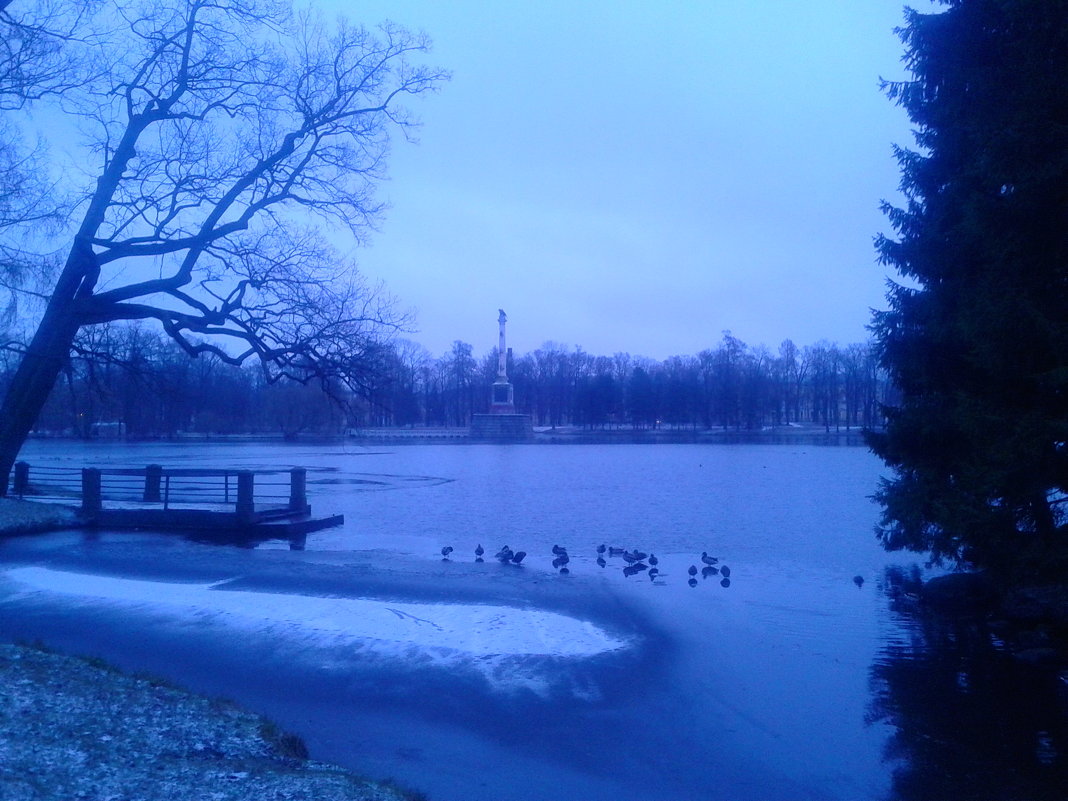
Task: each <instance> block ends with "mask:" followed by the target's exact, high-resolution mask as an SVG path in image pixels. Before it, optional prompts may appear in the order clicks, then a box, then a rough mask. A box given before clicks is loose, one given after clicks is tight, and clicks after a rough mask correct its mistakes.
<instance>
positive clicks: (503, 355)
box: [497, 309, 508, 382]
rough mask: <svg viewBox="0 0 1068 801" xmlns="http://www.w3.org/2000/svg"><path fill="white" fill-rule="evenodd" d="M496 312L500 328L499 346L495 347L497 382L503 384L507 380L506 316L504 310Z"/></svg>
mask: <svg viewBox="0 0 1068 801" xmlns="http://www.w3.org/2000/svg"><path fill="white" fill-rule="evenodd" d="M497 311H499V312H500V315H498V317H497V323H498V324H499V325H500V328H501V336H500V344H499V345H498V346H497V381H498V382H505V381H507V380H508V351H507V349H506V348H505V347H504V324H505V323H506V322H508V315H507V314H505V313H504V309H497Z"/></svg>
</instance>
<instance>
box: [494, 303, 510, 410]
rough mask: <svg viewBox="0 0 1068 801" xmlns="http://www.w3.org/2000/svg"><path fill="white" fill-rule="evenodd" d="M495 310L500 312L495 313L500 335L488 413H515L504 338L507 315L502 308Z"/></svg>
mask: <svg viewBox="0 0 1068 801" xmlns="http://www.w3.org/2000/svg"><path fill="white" fill-rule="evenodd" d="M497 311H499V312H500V314H499V315H497V325H498V326H499V330H500V336H499V339H498V342H499V344H498V345H497V380H496V381H494V382H493V387H492V389H491V390H490V392H491V395H490V414H515V402H514V400H513V395H512V391H513V390H512V385H511V384H510V383H509V382H508V350H507V348H506V347H505V340H504V324H505V323H506V322H508V315H506V314H505V313H504V309H498V310H497Z"/></svg>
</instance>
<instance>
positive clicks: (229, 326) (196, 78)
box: [0, 0, 446, 487]
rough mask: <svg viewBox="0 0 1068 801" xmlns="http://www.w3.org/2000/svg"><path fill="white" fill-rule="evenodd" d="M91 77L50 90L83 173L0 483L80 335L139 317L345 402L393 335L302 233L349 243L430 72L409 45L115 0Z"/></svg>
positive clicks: (354, 30)
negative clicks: (317, 384) (392, 137)
mask: <svg viewBox="0 0 1068 801" xmlns="http://www.w3.org/2000/svg"><path fill="white" fill-rule="evenodd" d="M97 20H98V21H99V24H98V31H99V35H98V36H97V38H96V39H94V40H93V41H94V44H95V46H96V47H97V53H98V58H99V59H100V60H101V62H102V63H106V64H107V69H106V70H102V71H101V74H100V75H98V76H92V75H90V76H86V80H85V82H84V84H82V85H80V86H78V87H76V88H74V89H71V90H69V91H67V92H65V93H64V94H63V95H62V107H63V108H64V110H66V111H68V112H70V113H71V114H73V115H75V116H76V117H77V118H78V119H79V120H80V123H81V126H82V128H83V129H87V130H89V131H90V132H91V133H92V134H93V137H94V139H93V142H92V152H93V154H94V155H95V157H96V158H98V159H99V167H98V171H97V173H96V178H95V181H93V182H92V184H91V186H87V187H86V188H85V190H84V202H83V203H82V205H81V206H80V211H79V213H80V221H79V223H78V225H77V229H76V230H75V232H74V233H73V237H72V241H71V243H70V245H69V248H68V249H67V255H66V257H65V260H64V263H63V268H62V271H61V272H60V274H59V278H58V280H57V281H56V283H55V287H54V289H53V291H52V292H51V295H50V298H49V300H48V304H47V307H46V309H45V312H44V315H43V317H42V319H41V322H40V324H39V326H38V328H37V331H36V334H35V335H34V337H33V339H32V341H31V343H30V345H29V347H28V349H27V351H26V353H25V356H24V358H23V360H22V362H21V364H20V366H19V369H18V371H17V372H16V375H15V377H14V379H13V382H12V385H11V388H10V390H9V391H8V393H7V395H6V397H5V398H4V403H3V408H2V409H0V487H3V486H6V482H5V481H4V477H5V476H6V475H7V473H8V472H9V470H10V467H11V465H12V463H13V461H14V459H15V457H16V455H17V453H18V450H19V448H20V447H21V444H22V442H23V441H24V439H25V437H26V435H27V434H28V432H29V430H30V428H31V427H32V425H33V422H34V419H35V418H36V416H37V413H38V411H39V410H40V408H41V406H42V404H43V403H44V402H45V399H46V398H47V396H48V393H49V391H50V390H51V388H52V385H53V384H54V383H55V380H56V377H57V375H58V374H59V371H60V370H61V369H62V366H63V364H64V363H65V361H66V359H67V358H68V355H69V353H70V349H71V345H72V342H73V341H74V337H75V335H76V334H77V332H78V331H79V329H81V328H82V327H83V326H86V325H94V324H100V323H106V322H109V321H115V320H154V321H156V322H157V323H158V324H159V325H160V326H162V328H163V330H165V331H166V332H167V334H169V335H170V336H171V337H172V338H173V339H174V340H175V341H176V342H178V343H179V344H180V345H181V347H182V348H184V349H185V350H186V352H187V353H189V354H190V355H194V356H195V355H197V354H200V353H212V354H214V355H215V356H217V357H218V358H220V359H222V360H223V361H226V362H229V363H233V364H238V363H242V362H244V361H246V360H248V359H250V358H253V357H257V358H258V359H259V360H260V361H261V363H262V364H263V365H264V366H265V369H266V370H267V374H268V377H269V379H270V380H275V379H278V378H280V377H289V378H295V379H298V380H300V381H309V380H320V381H323V382H327V383H332V382H333V383H336V382H340V383H342V384H347V385H349V386H351V387H352V388H354V389H358V388H359V385H360V381H361V375H362V372H363V362H362V361H361V357H362V355H363V353H364V351H365V349H374V348H376V347H377V342H376V340H377V339H378V338H379V337H380V336H381V335H382V334H383V333H388V332H389V331H390V330H395V329H396V328H397V327H398V326H400V325H402V324H403V322H404V320H403V319H400V318H399V317H398V315H397V314H396V313H395V311H394V306H393V304H392V303H391V301H390V299H389V298H387V297H385V296H384V295H383V294H382V293H381V292H380V291H376V289H375V288H374V287H369V286H368V285H366V284H365V283H363V282H362V281H361V280H359V278H358V277H357V276H356V275H355V273H354V270H353V268H352V267H351V266H349V265H346V264H342V263H339V261H338V258H337V257H336V256H335V255H334V253H333V252H332V250H331V248H330V247H328V246H327V244H326V239H325V237H324V235H323V233H322V232H321V231H320V230H319V228H317V227H313V223H322V222H327V223H340V224H342V225H343V226H345V227H347V228H348V229H349V231H351V233H352V234H353V235H354V237H356V239H357V240H359V239H361V238H362V237H363V235H364V234H365V233H366V232H367V230H368V228H369V227H371V226H373V224H374V222H375V220H376V219H377V217H378V215H379V213H380V212H381V205H380V204H379V203H378V202H376V201H375V199H374V187H375V185H376V183H377V181H378V180H379V179H380V178H381V177H382V175H383V167H384V160H385V157H386V154H387V150H388V143H389V134H390V131H391V129H392V130H400V131H401V132H404V133H407V132H408V131H409V130H410V129H411V127H412V126H413V120H412V119H411V118H410V117H409V116H408V114H407V113H406V112H405V110H404V109H403V107H401V106H400V105H398V103H399V101H400V99H401V98H402V97H403V96H406V95H407V96H411V95H418V94H421V93H425V92H428V91H431V90H433V89H434V88H436V87H437V86H438V85H439V84H440V83H441V81H442V80H443V79H444V78H445V77H446V76H445V75H444V73H443V72H441V71H439V70H435V69H430V68H427V67H423V66H419V65H414V64H412V63H411V61H410V58H411V57H412V56H413V55H414V54H419V53H422V52H425V51H426V50H427V48H428V42H427V40H426V39H425V37H423V36H419V35H413V34H411V33H409V32H408V31H406V30H404V29H402V28H399V27H396V26H394V25H390V24H384V25H382V26H380V27H379V28H378V29H377V30H375V31H370V30H367V29H365V28H362V27H353V26H350V25H348V24H346V23H338V24H337V25H335V26H329V27H328V26H326V25H325V24H323V23H322V22H321V21H320V20H319V19H318V18H316V17H314V16H313V15H311V14H298V15H293V14H291V13H289V12H288V10H287V9H286V7H284V6H283V5H282V4H280V3H277V2H271V0H262V1H261V0H164V2H127V3H122V2H117V3H116V4H115V6H114V9H113V10H110V11H109V13H106V14H105V13H104V12H101V13H100V14H98V15H97Z"/></svg>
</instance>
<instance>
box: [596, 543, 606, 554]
mask: <svg viewBox="0 0 1068 801" xmlns="http://www.w3.org/2000/svg"><path fill="white" fill-rule="evenodd" d="M607 550H608V546H607V545H605V544H604V543H603V542H602V543H601V544H600V545H598V546H597V553H599V554H601V555H602V556H603V555H604V552H605V551H607Z"/></svg>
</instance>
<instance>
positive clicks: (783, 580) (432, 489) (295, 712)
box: [0, 442, 1065, 801]
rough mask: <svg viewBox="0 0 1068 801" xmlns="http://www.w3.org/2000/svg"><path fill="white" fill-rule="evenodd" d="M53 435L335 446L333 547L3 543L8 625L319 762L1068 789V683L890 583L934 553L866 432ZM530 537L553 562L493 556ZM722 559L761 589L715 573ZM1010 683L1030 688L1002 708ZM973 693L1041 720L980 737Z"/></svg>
mask: <svg viewBox="0 0 1068 801" xmlns="http://www.w3.org/2000/svg"><path fill="white" fill-rule="evenodd" d="M23 458H25V459H26V460H27V461H29V462H30V463H31V464H46V463H47V464H53V465H55V464H61V465H69V466H76V467H81V466H90V465H96V466H106V465H120V464H121V465H123V466H142V465H145V464H149V463H160V464H163V465H166V466H168V467H187V466H198V467H208V466H218V467H248V468H257V467H289V466H305V467H308V468H309V475H308V491H309V496H310V501H311V503H312V505H313V509H314V511H316V512H317V513H334V512H342V513H344V514H345V516H346V524H345V526H344V527H343V528H337V529H332V530H327V531H323V532H319V533H316V534H312V535H309V537H308V539H307V542H306V545H305V550H303V551H294V550H289V549H288V547H286V545H285V544H284V543H268V544H265V545H264V546H262V547H260V548H257V549H255V550H247V549H239V548H233V547H220V546H212V545H205V544H202V543H197V542H192V541H189V540H186V539H183V538H181V537H178V536H176V535H160V534H153V533H145V532H142V533H116V532H102V533H100V534H99V535H94V536H88V535H83V534H81V533H71V532H64V533H56V534H51V535H47V536H38V537H25V538H18V539H14V540H8V541H6V542H0V620H2V622H0V636H4V637H7V638H12V637H21V638H25V639H42V640H44V641H46V642H48V643H50V644H55V645H57V646H60V647H63V648H65V649H68V650H72V651H75V652H79V653H87V652H88V653H94V654H99V655H102V656H105V657H106V658H108V659H110V660H112V661H115V662H118V663H119V664H122V665H123V666H126V667H129V668H135V669H145V670H150V671H152V672H155V673H160V674H163V675H166V676H168V677H171V678H174V679H176V680H178V681H179V682H180V683H183V684H185V685H186V686H189V687H191V688H192V689H196V690H200V691H203V692H207V693H210V694H217V695H225V696H228V697H232V698H235V699H236V700H239V701H241V702H243V703H245V704H246V705H249V706H251V707H253V708H255V709H257V710H259V711H263V712H265V713H267V714H269V715H270V716H272V717H274V718H275V719H276V720H278V721H279V722H280V723H281V724H282V725H283V726H284V727H286V728H289V729H292V730H294V731H297V732H298V733H300V734H301V735H302V736H303V737H304V738H305V740H306V741H307V742H308V744H309V747H310V748H311V751H312V753H313V755H314V756H317V757H320V758H324V759H329V760H334V761H339V762H342V763H344V764H347V765H350V766H352V767H354V768H356V769H357V770H360V771H363V772H365V773H369V774H372V775H375V776H379V777H386V776H391V777H393V778H395V779H397V780H399V781H400V782H402V783H404V784H408V785H411V786H414V787H416V788H418V789H420V790H423V791H424V792H426V793H427V794H428V796H429V797H430V798H431V799H434V801H460V799H464V801H472V800H477V799H486V800H487V801H488V800H489V799H494V800H500V801H509V800H511V799H514V800H515V801H520V800H523V801H539V800H540V799H546V800H548V799H558V798H565V797H569V798H583V799H620V800H621V801H626V800H627V799H664V800H665V801H666V800H667V799H673V800H674V799H678V800H680V801H681V800H682V799H686V800H687V801H689V800H690V799H719V798H723V799H728V798H729V799H734V800H735V801H737V800H738V799H767V798H775V799H795V798H796V799H801V798H805V799H881V798H901V799H904V798H913V797H917V798H919V797H925V796H927V797H940V795H941V796H944V793H945V792H948V791H950V789H951V788H957V789H958V790H960V789H963V788H964V787H966V786H967V783H968V782H972V783H974V784H975V785H976V787H982V788H986V789H989V790H990V791H991V792H990V795H989V797H998V796H1000V795H1003V793H1000V792H999V791H998V789H997V787H996V784H997V781H998V776H999V775H1000V774H1002V773H1004V774H1005V775H1006V776H1008V775H1010V774H1011V775H1012V776H1013V779H1012V781H1013V782H1015V784H1011V785H1010V784H1005V786H1004V789H1006V790H1012V791H1013V792H1012V793H1010V794H1015V797H1039V792H1040V791H1041V792H1042V794H1043V797H1050V798H1053V797H1058V796H1057V795H1056V793H1058V792H1060V791H1059V790H1058V789H1057V788H1058V787H1062V786H1063V785H1061V784H1060V781H1061V779H1063V777H1064V766H1063V762H1064V760H1063V759H1062V758H1061V757H1060V753H1061V750H1063V745H1064V736H1065V732H1064V724H1063V722H1061V721H1063V718H1064V715H1063V709H1061V708H1059V707H1058V704H1059V703H1062V702H1063V700H1064V699H1063V696H1062V695H1058V692H1059V690H1058V688H1057V687H1056V686H1055V684H1049V683H1048V682H1047V683H1045V684H1044V683H1043V682H1046V680H1047V678H1048V677H1045V676H1040V675H1038V674H1034V675H1032V674H1028V673H1027V672H1026V670H1025V669H1024V668H1021V667H1019V666H1015V665H1013V664H1012V663H1011V661H1009V660H1006V659H1004V658H1002V656H1001V655H1000V654H999V653H998V652H997V651H996V650H992V649H990V648H989V647H988V646H987V645H986V643H988V639H985V638H984V636H983V634H982V632H974V631H972V630H970V629H969V630H967V631H965V630H961V631H949V632H946V631H940V630H939V631H932V630H931V629H930V625H929V624H925V625H921V623H920V622H919V621H917V620H916V619H915V618H914V617H912V616H910V615H909V614H908V610H907V609H905V610H903V609H901V608H899V607H895V606H894V605H892V604H891V603H890V602H889V600H888V597H887V594H886V592H885V585H886V582H887V581H888V577H889V576H890V575H893V572H894V571H893V569H894V568H899V569H903V568H906V567H907V566H908V565H910V564H911V562H912V561H913V559H912V558H911V557H901V556H895V555H888V554H886V553H884V552H883V551H882V550H881V549H880V548H879V546H878V544H877V543H876V541H875V539H874V535H873V527H874V525H875V522H876V519H877V509H876V507H875V506H874V505H873V504H872V503H871V501H870V500H868V496H869V495H870V494H871V493H872V492H873V490H874V489H875V486H876V482H877V480H878V477H879V475H880V469H881V466H880V464H879V462H878V461H877V460H876V459H875V458H874V457H873V456H871V455H870V454H868V453H867V451H866V450H864V449H862V448H852V447H818V446H801V445H798V446H780V445H658V446H642V445H606V446H598V445H578V446H570V445H544V446H515V445H513V446H507V445H500V446H495V445H440V446H438V445H410V446H403V447H382V448H373V449H366V448H360V447H355V446H347V447H346V446H343V445H338V446H333V445H330V446H309V445H292V446H285V445H254V444H252V445H250V444H244V445H203V444H200V445H193V444H175V445H171V444H146V445H122V446H119V445H110V446H109V445H106V444H93V445H78V444H71V443H50V442H35V443H31V444H30V445H29V446H28V447H27V449H26V451H25V452H24V454H23ZM602 543H605V544H607V545H609V546H619V547H623V548H628V549H640V550H642V551H646V552H653V553H655V554H656V555H657V557H658V559H659V565H658V567H659V569H660V571H661V576H660V577H659V578H658V579H657V580H656V581H650V580H649V578H648V577H647V575H646V573H644V572H642V573H638V574H637V575H633V576H626V575H624V574H623V571H622V568H623V566H624V565H625V564H626V563H625V562H624V561H623V560H622V559H621V558H619V557H614V558H608V559H607V563H606V566H605V567H600V566H599V565H598V564H597V562H596V559H597V551H596V548H597V546H598V545H600V544H602ZM478 544H481V545H483V546H484V547H485V548H486V550H487V551H488V553H487V555H486V559H485V561H483V562H476V561H475V557H474V549H475V547H476V545H478ZM504 544H508V545H510V546H511V547H512V548H513V549H515V550H519V549H522V550H525V551H527V552H528V556H527V558H526V560H525V561H524V562H523V564H522V566H520V567H516V566H514V565H502V564H499V563H498V562H496V561H495V560H494V559H493V558H492V554H493V553H494V552H495V551H496V550H497V549H498V548H500V547H501V546H502V545H504ZM556 544H559V545H562V546H565V547H566V549H567V551H568V553H569V555H570V563H569V565H568V567H569V569H570V574H569V575H560V574H558V573H557V572H556V570H554V569H553V567H552V566H551V562H552V560H553V556H554V555H553V553H552V550H551V549H552V547H553V546H554V545H556ZM445 545H450V546H452V547H453V548H454V549H455V550H454V551H453V553H452V554H451V558H450V559H449V560H448V561H443V560H442V558H441V555H440V549H441V548H442V546H445ZM703 551H707V552H708V553H709V554H711V555H714V556H716V557H718V558H719V560H720V562H719V566H720V567H721V566H723V565H728V566H729V567H730V569H731V580H730V586H729V587H723V586H721V576H720V575H715V576H709V577H708V578H703V577H702V576H701V574H700V573H699V574H698V576H697V580H696V586H693V587H691V586H690V584H689V583H688V581H687V580H688V579H689V575H688V573H687V568H689V566H690V565H696V566H697V567H698V568H701V567H703V565H702V563H701V560H700V554H701V553H702V552H703ZM888 567H889V568H891V572H890V573H889V574H888V572H887V569H888ZM854 576H861V577H863V578H864V579H865V581H864V582H863V584H862V585H861V586H857V584H856V583H855V582H854V580H853V579H854ZM969 632H970V634H969ZM1006 693H1009V694H1010V695H1011V697H1012V705H1011V708H1009V706H1008V705H1006V704H1000V705H999V704H998V703H995V702H994V700H993V699H995V698H997V697H999V696H1000V697H1004V695H1005V694H1006ZM969 705H971V706H969ZM942 707H945V709H944V711H939V710H940V709H941V708H942ZM969 715H974V716H975V719H976V720H979V719H981V720H983V726H984V727H985V726H987V725H989V726H990V727H991V730H996V731H998V732H999V735H1001V736H1002V739H1003V740H1004V738H1006V737H1007V738H1008V739H1009V740H1010V741H1011V742H1008V743H1007V744H1004V747H1001V746H998V745H996V744H991V742H990V738H984V737H981V736H974V735H972V736H969V735H967V734H966V733H964V732H961V731H960V730H959V726H958V724H957V723H956V722H955V721H956V720H957V719H959V718H960V717H961V716H964V718H965V719H968V716H969ZM999 715H1001V716H1003V717H1004V718H1005V719H1004V720H1001V719H999V718H998V716H999ZM938 738H941V740H939V739H938ZM942 741H951V742H950V744H948V745H946V743H944V742H942ZM932 743H933V744H932ZM939 743H942V746H944V747H939V746H938V744H939ZM977 759H978V760H984V761H985V762H984V764H985V767H982V768H976V767H975V766H974V761H975V760H977ZM1006 760H1010V761H1012V760H1015V761H1014V762H1012V764H1011V765H1008V764H1006ZM1021 782H1022V783H1021ZM962 783H963V784H962ZM992 785H994V786H992ZM1047 790H1048V794H1047V793H1046V792H1045V791H1047ZM1017 791H1019V792H1017ZM954 795H955V797H983V796H982V794H978V795H975V794H972V795H968V794H954Z"/></svg>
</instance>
